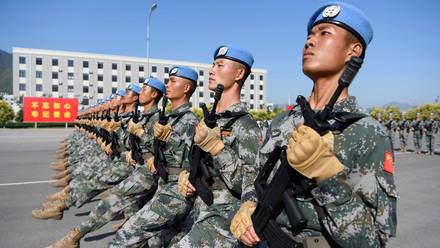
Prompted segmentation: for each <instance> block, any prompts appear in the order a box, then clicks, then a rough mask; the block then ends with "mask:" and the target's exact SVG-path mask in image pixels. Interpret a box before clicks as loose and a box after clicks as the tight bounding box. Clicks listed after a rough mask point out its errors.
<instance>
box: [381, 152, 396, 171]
mask: <svg viewBox="0 0 440 248" xmlns="http://www.w3.org/2000/svg"><path fill="white" fill-rule="evenodd" d="M383 170H384V171H385V172H388V173H390V174H393V173H394V161H393V155H392V154H391V152H390V151H386V152H385V155H384V162H383Z"/></svg>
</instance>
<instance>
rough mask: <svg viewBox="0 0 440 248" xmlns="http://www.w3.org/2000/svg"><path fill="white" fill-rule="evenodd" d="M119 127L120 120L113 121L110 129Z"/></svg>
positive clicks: (113, 129) (114, 129)
mask: <svg viewBox="0 0 440 248" xmlns="http://www.w3.org/2000/svg"><path fill="white" fill-rule="evenodd" d="M120 127H121V122H120V121H113V123H112V126H111V130H112V131H113V132H114V131H116V130H118V129H119V128H120Z"/></svg>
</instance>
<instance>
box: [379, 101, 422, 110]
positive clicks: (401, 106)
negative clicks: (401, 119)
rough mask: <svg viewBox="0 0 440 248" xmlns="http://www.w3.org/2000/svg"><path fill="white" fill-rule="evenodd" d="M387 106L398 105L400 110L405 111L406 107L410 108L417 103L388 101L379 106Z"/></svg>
mask: <svg viewBox="0 0 440 248" xmlns="http://www.w3.org/2000/svg"><path fill="white" fill-rule="evenodd" d="M388 106H395V107H398V108H399V109H400V111H406V110H408V109H412V108H415V107H417V105H412V104H409V103H401V102H390V103H388V104H385V105H383V106H381V108H386V107H388Z"/></svg>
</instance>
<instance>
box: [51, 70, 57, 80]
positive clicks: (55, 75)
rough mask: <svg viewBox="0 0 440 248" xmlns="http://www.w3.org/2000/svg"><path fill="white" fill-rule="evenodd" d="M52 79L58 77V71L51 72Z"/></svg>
mask: <svg viewBox="0 0 440 248" xmlns="http://www.w3.org/2000/svg"><path fill="white" fill-rule="evenodd" d="M52 79H58V72H56V71H53V72H52Z"/></svg>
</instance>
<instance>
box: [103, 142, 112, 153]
mask: <svg viewBox="0 0 440 248" xmlns="http://www.w3.org/2000/svg"><path fill="white" fill-rule="evenodd" d="M104 148H105V149H104V151H105V152H106V153H107V154H108V155H112V153H113V151H112V143H109V144H108V145H106V146H105V147H104Z"/></svg>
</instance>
